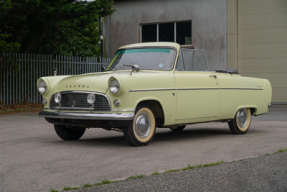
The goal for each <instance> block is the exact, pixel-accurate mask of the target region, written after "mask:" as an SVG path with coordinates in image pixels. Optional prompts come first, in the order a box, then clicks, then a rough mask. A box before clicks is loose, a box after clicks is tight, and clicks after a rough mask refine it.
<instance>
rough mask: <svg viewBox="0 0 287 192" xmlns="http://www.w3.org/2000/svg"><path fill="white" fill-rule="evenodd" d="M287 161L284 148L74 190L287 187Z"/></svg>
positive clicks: (80, 191) (224, 189)
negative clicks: (232, 160) (262, 154)
mask: <svg viewBox="0 0 287 192" xmlns="http://www.w3.org/2000/svg"><path fill="white" fill-rule="evenodd" d="M286 162H287V152H282V153H277V154H272V155H265V156H260V157H254V158H250V159H244V160H239V161H234V162H228V163H224V164H221V165H216V166H211V167H203V168H199V169H192V170H187V171H179V172H172V173H163V174H160V175H153V176H147V177H145V178H142V179H132V180H124V181H122V182H118V183H112V184H106V185H100V186H94V187H88V188H82V189H80V190H74V191H75V192H91V191H121V192H122V191H133V192H136V191H287V179H286V178H287V164H286Z"/></svg>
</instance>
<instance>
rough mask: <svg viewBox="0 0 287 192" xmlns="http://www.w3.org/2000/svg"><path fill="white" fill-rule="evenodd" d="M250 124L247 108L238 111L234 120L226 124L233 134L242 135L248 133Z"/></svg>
mask: <svg viewBox="0 0 287 192" xmlns="http://www.w3.org/2000/svg"><path fill="white" fill-rule="evenodd" d="M250 123H251V111H250V109H249V108H242V109H238V111H237V112H236V114H235V117H234V119H232V120H231V121H229V122H228V125H229V129H230V131H231V132H232V133H233V134H244V133H246V132H247V131H248V129H249V126H250Z"/></svg>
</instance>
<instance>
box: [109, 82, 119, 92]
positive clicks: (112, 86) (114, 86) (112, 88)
mask: <svg viewBox="0 0 287 192" xmlns="http://www.w3.org/2000/svg"><path fill="white" fill-rule="evenodd" d="M119 90H120V84H119V82H118V81H117V80H115V79H114V80H112V81H111V82H110V91H111V92H112V93H117V92H118V91H119Z"/></svg>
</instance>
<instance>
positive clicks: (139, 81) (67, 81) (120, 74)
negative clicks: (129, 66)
mask: <svg viewBox="0 0 287 192" xmlns="http://www.w3.org/2000/svg"><path fill="white" fill-rule="evenodd" d="M130 73H131V71H129V70H127V71H108V72H99V73H88V74H82V75H73V76H68V77H65V78H63V79H61V80H59V81H58V82H57V83H56V84H55V86H54V90H53V92H60V91H75V90H76V91H91V92H99V93H106V92H107V90H108V87H109V85H108V81H109V78H110V77H115V78H117V79H118V80H119V81H122V83H124V84H125V85H127V84H128V85H129V86H130V88H132V87H134V86H136V85H137V87H138V86H139V85H141V86H140V87H142V88H148V87H149V88H151V87H150V85H149V86H148V85H147V84H149V83H147V81H146V80H147V77H149V78H150V77H152V76H162V75H163V74H164V73H162V72H155V71H140V72H138V73H133V74H132V75H130ZM159 79H161V81H167V80H166V78H159ZM157 82H158V81H157ZM157 82H153V86H152V87H154V86H155V87H157V88H158V87H160V85H157ZM129 86H128V87H129ZM146 86H147V87H146ZM161 86H162V85H161Z"/></svg>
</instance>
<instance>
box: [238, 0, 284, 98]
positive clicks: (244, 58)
mask: <svg viewBox="0 0 287 192" xmlns="http://www.w3.org/2000/svg"><path fill="white" fill-rule="evenodd" d="M238 70H239V72H240V74H241V75H243V76H253V77H260V78H266V79H269V81H270V82H271V84H272V88H273V96H272V97H273V98H272V102H275V103H287V0H252V1H250V0H239V1H238Z"/></svg>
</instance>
